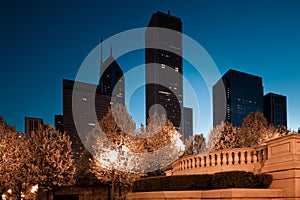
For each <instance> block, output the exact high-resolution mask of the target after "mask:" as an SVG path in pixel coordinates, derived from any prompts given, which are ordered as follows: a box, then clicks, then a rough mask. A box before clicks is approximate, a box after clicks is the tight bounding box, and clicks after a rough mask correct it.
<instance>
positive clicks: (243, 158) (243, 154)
mask: <svg viewBox="0 0 300 200" xmlns="http://www.w3.org/2000/svg"><path fill="white" fill-rule="evenodd" d="M243 164H245V151H243V152H241V165H243Z"/></svg>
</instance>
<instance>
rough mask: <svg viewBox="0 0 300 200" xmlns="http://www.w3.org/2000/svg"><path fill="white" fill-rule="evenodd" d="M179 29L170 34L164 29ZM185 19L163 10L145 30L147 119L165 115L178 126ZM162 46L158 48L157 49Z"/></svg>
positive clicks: (153, 16)
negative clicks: (156, 114) (183, 24)
mask: <svg viewBox="0 0 300 200" xmlns="http://www.w3.org/2000/svg"><path fill="white" fill-rule="evenodd" d="M154 27H158V28H165V29H170V30H173V31H177V32H176V33H174V32H173V33H169V32H168V31H164V30H162V29H160V30H158V29H154ZM181 33H182V22H181V19H180V18H177V17H174V16H172V15H170V12H168V14H165V13H162V12H156V13H154V14H153V15H152V17H151V19H150V22H149V24H148V28H147V30H146V33H145V45H146V48H145V56H146V57H145V63H146V119H147V118H149V116H150V115H152V114H153V113H154V112H157V113H158V114H159V115H161V114H165V115H166V117H167V119H169V120H170V121H171V122H172V123H173V124H174V126H175V127H176V128H178V129H180V127H181V126H182V125H181V124H180V123H181V118H182V115H183V111H182V107H183V80H182V34H181ZM157 46H159V48H154V47H157Z"/></svg>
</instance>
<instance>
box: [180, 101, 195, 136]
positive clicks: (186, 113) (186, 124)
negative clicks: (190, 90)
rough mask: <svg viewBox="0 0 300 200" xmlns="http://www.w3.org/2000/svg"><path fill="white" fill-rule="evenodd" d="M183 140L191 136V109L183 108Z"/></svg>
mask: <svg viewBox="0 0 300 200" xmlns="http://www.w3.org/2000/svg"><path fill="white" fill-rule="evenodd" d="M182 134H183V138H184V139H188V138H189V137H190V136H193V109H192V108H187V107H183V131H182Z"/></svg>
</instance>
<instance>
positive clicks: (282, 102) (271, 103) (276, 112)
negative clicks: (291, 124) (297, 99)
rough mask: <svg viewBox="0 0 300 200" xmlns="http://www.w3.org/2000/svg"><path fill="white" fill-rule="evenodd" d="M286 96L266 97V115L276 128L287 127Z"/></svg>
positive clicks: (268, 95)
mask: <svg viewBox="0 0 300 200" xmlns="http://www.w3.org/2000/svg"><path fill="white" fill-rule="evenodd" d="M286 105H287V104H286V96H282V95H279V94H274V93H268V94H266V95H265V96H264V115H265V117H266V118H267V120H268V123H270V124H272V125H274V126H285V127H286V126H287V106H286Z"/></svg>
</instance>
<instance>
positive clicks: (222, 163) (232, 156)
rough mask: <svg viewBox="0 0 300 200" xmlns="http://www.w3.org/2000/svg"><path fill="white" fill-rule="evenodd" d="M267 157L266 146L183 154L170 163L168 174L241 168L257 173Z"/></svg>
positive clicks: (213, 171)
mask: <svg viewBox="0 0 300 200" xmlns="http://www.w3.org/2000/svg"><path fill="white" fill-rule="evenodd" d="M267 159H268V149H267V147H266V146H262V147H260V148H256V149H254V148H236V149H228V150H223V151H214V152H210V153H202V154H198V155H190V156H185V157H183V158H181V159H179V160H177V161H175V162H174V163H173V164H172V170H171V171H169V173H168V174H169V175H180V174H200V173H208V174H212V173H216V172H222V171H233V170H243V171H249V172H255V173H259V172H260V170H261V168H262V167H263V165H264V162H265V161H266V160H267Z"/></svg>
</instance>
